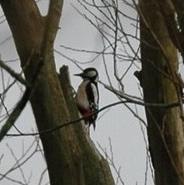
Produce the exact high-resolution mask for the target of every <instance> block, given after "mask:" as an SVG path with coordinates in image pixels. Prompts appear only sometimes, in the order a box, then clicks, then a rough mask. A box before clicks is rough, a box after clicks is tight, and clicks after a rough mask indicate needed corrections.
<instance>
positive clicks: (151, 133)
mask: <svg viewBox="0 0 184 185" xmlns="http://www.w3.org/2000/svg"><path fill="white" fill-rule="evenodd" d="M139 7H140V11H139V14H140V19H141V24H140V34H141V60H142V80H143V81H142V83H143V91H144V100H145V102H149V103H158V104H169V103H173V102H177V101H178V102H180V103H181V96H182V95H181V89H180V85H179V81H178V75H177V73H178V58H177V51H176V48H175V46H174V45H173V42H172V41H171V38H170V35H169V33H168V30H167V29H168V27H167V26H166V23H165V19H164V17H163V14H162V12H161V11H164V10H163V9H160V7H159V5H158V4H157V2H156V1H155V0H149V1H148V0H140V1H139ZM172 13H173V14H174V12H172ZM181 104H182V103H181ZM181 104H179V105H178V106H177V107H172V108H163V107H159V106H158V107H146V116H147V122H148V139H149V147H150V152H151V158H152V162H153V167H154V171H155V184H156V185H184V129H183V127H184V125H183V110H182V105H181Z"/></svg>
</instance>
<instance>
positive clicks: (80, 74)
mask: <svg viewBox="0 0 184 185" xmlns="http://www.w3.org/2000/svg"><path fill="white" fill-rule="evenodd" d="M74 76H80V77H82V76H83V73H79V74H74Z"/></svg>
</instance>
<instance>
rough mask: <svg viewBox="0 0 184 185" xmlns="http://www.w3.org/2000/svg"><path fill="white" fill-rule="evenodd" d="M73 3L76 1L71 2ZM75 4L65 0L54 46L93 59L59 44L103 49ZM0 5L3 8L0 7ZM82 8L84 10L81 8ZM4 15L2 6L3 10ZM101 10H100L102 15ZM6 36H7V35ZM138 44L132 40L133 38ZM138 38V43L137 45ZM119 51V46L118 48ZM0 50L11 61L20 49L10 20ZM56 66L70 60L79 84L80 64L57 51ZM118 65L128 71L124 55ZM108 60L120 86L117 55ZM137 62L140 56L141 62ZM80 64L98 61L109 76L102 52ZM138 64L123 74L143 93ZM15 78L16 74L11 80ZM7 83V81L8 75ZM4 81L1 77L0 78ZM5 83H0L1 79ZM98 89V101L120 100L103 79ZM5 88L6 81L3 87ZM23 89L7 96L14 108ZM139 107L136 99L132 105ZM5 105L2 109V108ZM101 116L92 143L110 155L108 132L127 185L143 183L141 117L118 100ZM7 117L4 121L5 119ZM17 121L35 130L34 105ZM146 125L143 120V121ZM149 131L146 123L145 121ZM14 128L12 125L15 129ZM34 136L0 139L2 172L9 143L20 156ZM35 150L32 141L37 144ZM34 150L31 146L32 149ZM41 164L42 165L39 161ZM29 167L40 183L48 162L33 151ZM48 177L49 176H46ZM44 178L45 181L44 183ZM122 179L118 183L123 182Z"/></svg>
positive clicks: (1, 30) (0, 30) (0, 34)
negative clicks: (104, 84)
mask: <svg viewBox="0 0 184 185" xmlns="http://www.w3.org/2000/svg"><path fill="white" fill-rule="evenodd" d="M71 3H72V4H71ZM72 5H75V6H77V7H78V8H79V9H80V6H79V5H78V4H77V3H76V1H75V0H73V1H72V0H67V1H65V3H64V7H63V15H62V18H61V24H60V29H59V31H58V35H57V39H56V43H55V49H56V50H57V51H59V52H61V53H63V54H65V55H66V56H69V57H70V58H72V59H75V60H77V61H80V62H81V63H85V62H86V61H89V60H91V59H92V58H93V57H94V56H95V55H94V54H90V53H88V54H86V53H80V52H74V51H73V52H71V51H68V50H66V49H63V48H62V47H60V45H65V46H68V47H72V48H76V49H83V50H84V49H85V50H90V51H93V50H95V51H101V50H102V48H103V45H102V40H101V36H100V34H99V32H98V31H97V30H96V29H95V28H94V27H93V26H92V25H91V24H90V23H89V22H88V21H87V20H85V19H84V18H83V17H82V16H80V15H79V13H77V11H76V10H75V9H74V8H73V7H72ZM39 7H40V8H41V9H42V13H43V14H44V13H45V12H46V11H45V10H46V7H47V1H46V0H41V1H40V2H39ZM122 9H123V10H124V12H126V13H127V14H130V15H132V14H133V12H132V10H129V9H128V8H127V7H126V6H124V5H122ZM0 11H1V10H0ZM81 11H82V12H83V11H84V10H82V9H81ZM0 15H2V11H1V14H0ZM99 16H100V15H99ZM3 19H4V17H0V22H1V21H3ZM123 26H124V27H125V30H126V31H127V32H130V33H132V32H134V29H133V28H134V26H132V25H131V24H130V23H129V22H128V21H123ZM5 39H7V40H6V42H5V41H4V40H5ZM132 44H134V42H132ZM136 44H137V43H135V46H136ZM119 49H120V51H121V48H119ZM0 55H1V59H2V60H5V61H8V60H12V59H16V58H17V55H16V50H15V47H14V44H13V39H12V37H11V33H10V31H9V28H8V26H7V22H3V23H2V24H1V25H0ZM55 58H56V63H57V68H58V69H59V67H61V66H62V65H64V64H65V65H69V67H70V72H71V81H72V84H73V86H74V88H75V89H77V86H78V85H79V83H80V82H81V81H80V79H79V78H77V77H75V76H73V74H75V73H78V72H80V69H79V68H78V67H77V66H76V65H75V64H74V63H72V62H71V61H69V60H67V59H65V58H63V57H62V56H60V55H58V54H57V53H55ZM120 62H121V63H120V65H119V71H120V72H122V73H123V72H124V71H125V70H126V69H127V66H128V65H129V64H128V63H127V62H125V61H120ZM8 64H9V65H10V66H11V67H12V68H13V69H14V70H17V71H20V67H19V62H18V61H17V62H9V63H8ZM106 64H107V66H108V71H109V73H110V76H111V77H112V82H113V83H114V85H115V87H116V81H115V79H114V77H113V67H112V66H113V61H112V57H106ZM137 65H139V64H138V62H137ZM80 66H81V67H82V68H86V67H91V66H92V67H96V68H97V69H98V71H99V74H100V80H101V81H103V82H105V83H107V82H108V80H107V76H106V75H105V68H104V64H103V60H102V57H99V58H97V59H96V60H95V61H94V62H93V63H88V64H80ZM135 70H136V67H134V66H133V67H132V68H131V69H130V70H129V72H128V74H127V75H126V77H125V78H124V80H123V83H124V86H125V92H126V93H128V94H131V95H136V96H140V92H139V90H138V81H137V79H136V78H135V77H134V76H133V72H134V71H135ZM5 78H6V80H9V77H8V76H7V75H5ZM10 81H12V79H11V80H10ZM6 83H8V82H7V81H6ZM1 84H2V82H1ZM0 86H1V85H0ZM99 89H100V107H103V106H105V105H108V104H110V103H113V102H116V101H118V99H117V97H116V96H114V95H112V93H110V92H109V91H108V90H106V89H105V88H104V87H103V86H102V85H99ZM1 91H2V87H1ZM20 91H21V89H20V88H19V86H17V85H16V86H14V87H13V88H12V90H11V91H10V92H9V93H8V95H7V98H6V101H5V103H6V106H7V107H8V108H9V109H11V108H12V107H13V105H15V103H16V102H17V101H18V98H19V97H21V93H20ZM131 107H132V108H133V109H134V110H135V105H131ZM138 111H139V115H140V116H141V117H143V118H144V112H143V109H142V108H138ZM3 112H4V111H2V112H1V113H3ZM98 117H99V119H98V120H97V127H96V130H95V132H94V131H93V128H91V135H92V139H93V141H94V143H95V144H96V145H97V146H98V144H99V145H100V146H101V147H102V148H104V149H105V150H106V151H107V152H108V153H109V155H110V146H109V138H110V140H111V144H112V150H113V157H114V163H115V165H116V167H117V168H119V167H121V177H122V179H123V181H124V182H125V184H126V185H133V184H136V183H137V184H140V185H142V184H144V181H145V171H146V148H145V142H144V137H143V133H142V130H141V125H142V124H141V123H140V122H139V120H137V118H135V117H134V116H133V115H132V113H131V112H130V111H129V110H128V109H127V108H126V107H125V106H124V105H119V106H116V107H112V108H110V109H108V111H104V112H102V113H100V115H99V116H98ZM2 124H3V123H1V125H2ZM16 126H17V127H18V128H19V129H20V130H22V131H24V132H30V131H32V129H34V130H35V123H34V118H33V116H32V112H31V108H30V105H28V106H27V107H26V109H25V110H24V111H23V113H22V114H21V116H20V118H19V119H18V121H17V122H16ZM142 126H143V125H142ZM143 130H144V132H145V128H144V127H143ZM13 131H14V130H13V129H12V130H11V132H13ZM32 141H33V139H32V138H31V137H27V138H26V137H25V138H6V139H4V141H3V142H2V143H0V156H1V155H2V154H4V157H3V160H2V161H1V165H0V173H1V174H2V173H3V172H5V171H6V170H7V169H8V167H10V166H11V165H12V163H14V161H15V159H13V157H12V155H11V150H10V149H8V147H7V143H8V145H9V146H10V148H12V150H13V151H14V152H15V155H16V156H17V158H18V157H20V156H21V154H22V152H23V146H24V150H26V148H27V147H28V146H29V145H30V144H31V143H32ZM32 150H34V147H33V149H32ZM30 153H31V152H30ZM38 164H39V165H38ZM23 169H24V170H25V174H26V178H28V177H29V176H31V182H30V184H31V185H33V184H37V183H38V180H39V177H40V173H41V172H42V171H43V170H44V169H45V162H44V160H43V157H42V155H40V154H35V155H34V157H33V158H31V160H30V161H29V162H27V163H25V165H24V166H23ZM148 173H149V174H148V184H149V185H152V184H153V183H152V180H151V176H150V171H148ZM113 174H114V177H116V175H115V172H114V171H113ZM10 176H11V177H18V176H20V178H21V175H20V172H16V173H12V174H11V175H10ZM46 181H47V178H45V182H46ZM0 184H3V185H9V184H10V181H8V180H6V179H5V180H2V181H0ZM43 184H44V183H43ZM119 184H120V183H119Z"/></svg>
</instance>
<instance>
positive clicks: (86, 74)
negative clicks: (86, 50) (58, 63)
mask: <svg viewBox="0 0 184 185" xmlns="http://www.w3.org/2000/svg"><path fill="white" fill-rule="evenodd" d="M75 76H80V77H81V78H82V79H84V80H85V79H87V80H91V81H97V80H98V71H97V70H96V69H95V68H92V67H90V68H86V69H85V70H83V72H82V73H79V74H75Z"/></svg>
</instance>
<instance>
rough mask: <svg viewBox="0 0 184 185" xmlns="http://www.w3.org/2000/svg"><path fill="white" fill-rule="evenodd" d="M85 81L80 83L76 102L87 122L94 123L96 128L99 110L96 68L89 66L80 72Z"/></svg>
mask: <svg viewBox="0 0 184 185" xmlns="http://www.w3.org/2000/svg"><path fill="white" fill-rule="evenodd" d="M75 76H80V77H81V78H82V79H83V81H82V82H81V84H80V85H79V88H78V90H77V94H76V103H77V107H78V109H79V111H80V113H81V115H82V116H83V117H86V118H85V123H86V124H88V125H89V126H90V125H91V124H92V125H93V128H94V129H95V127H96V124H95V121H96V118H97V114H96V113H94V112H96V111H97V110H98V103H99V92H98V85H97V81H98V72H97V70H96V69H95V68H87V69H85V70H84V71H83V72H82V73H80V74H75ZM90 115H91V116H90Z"/></svg>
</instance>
